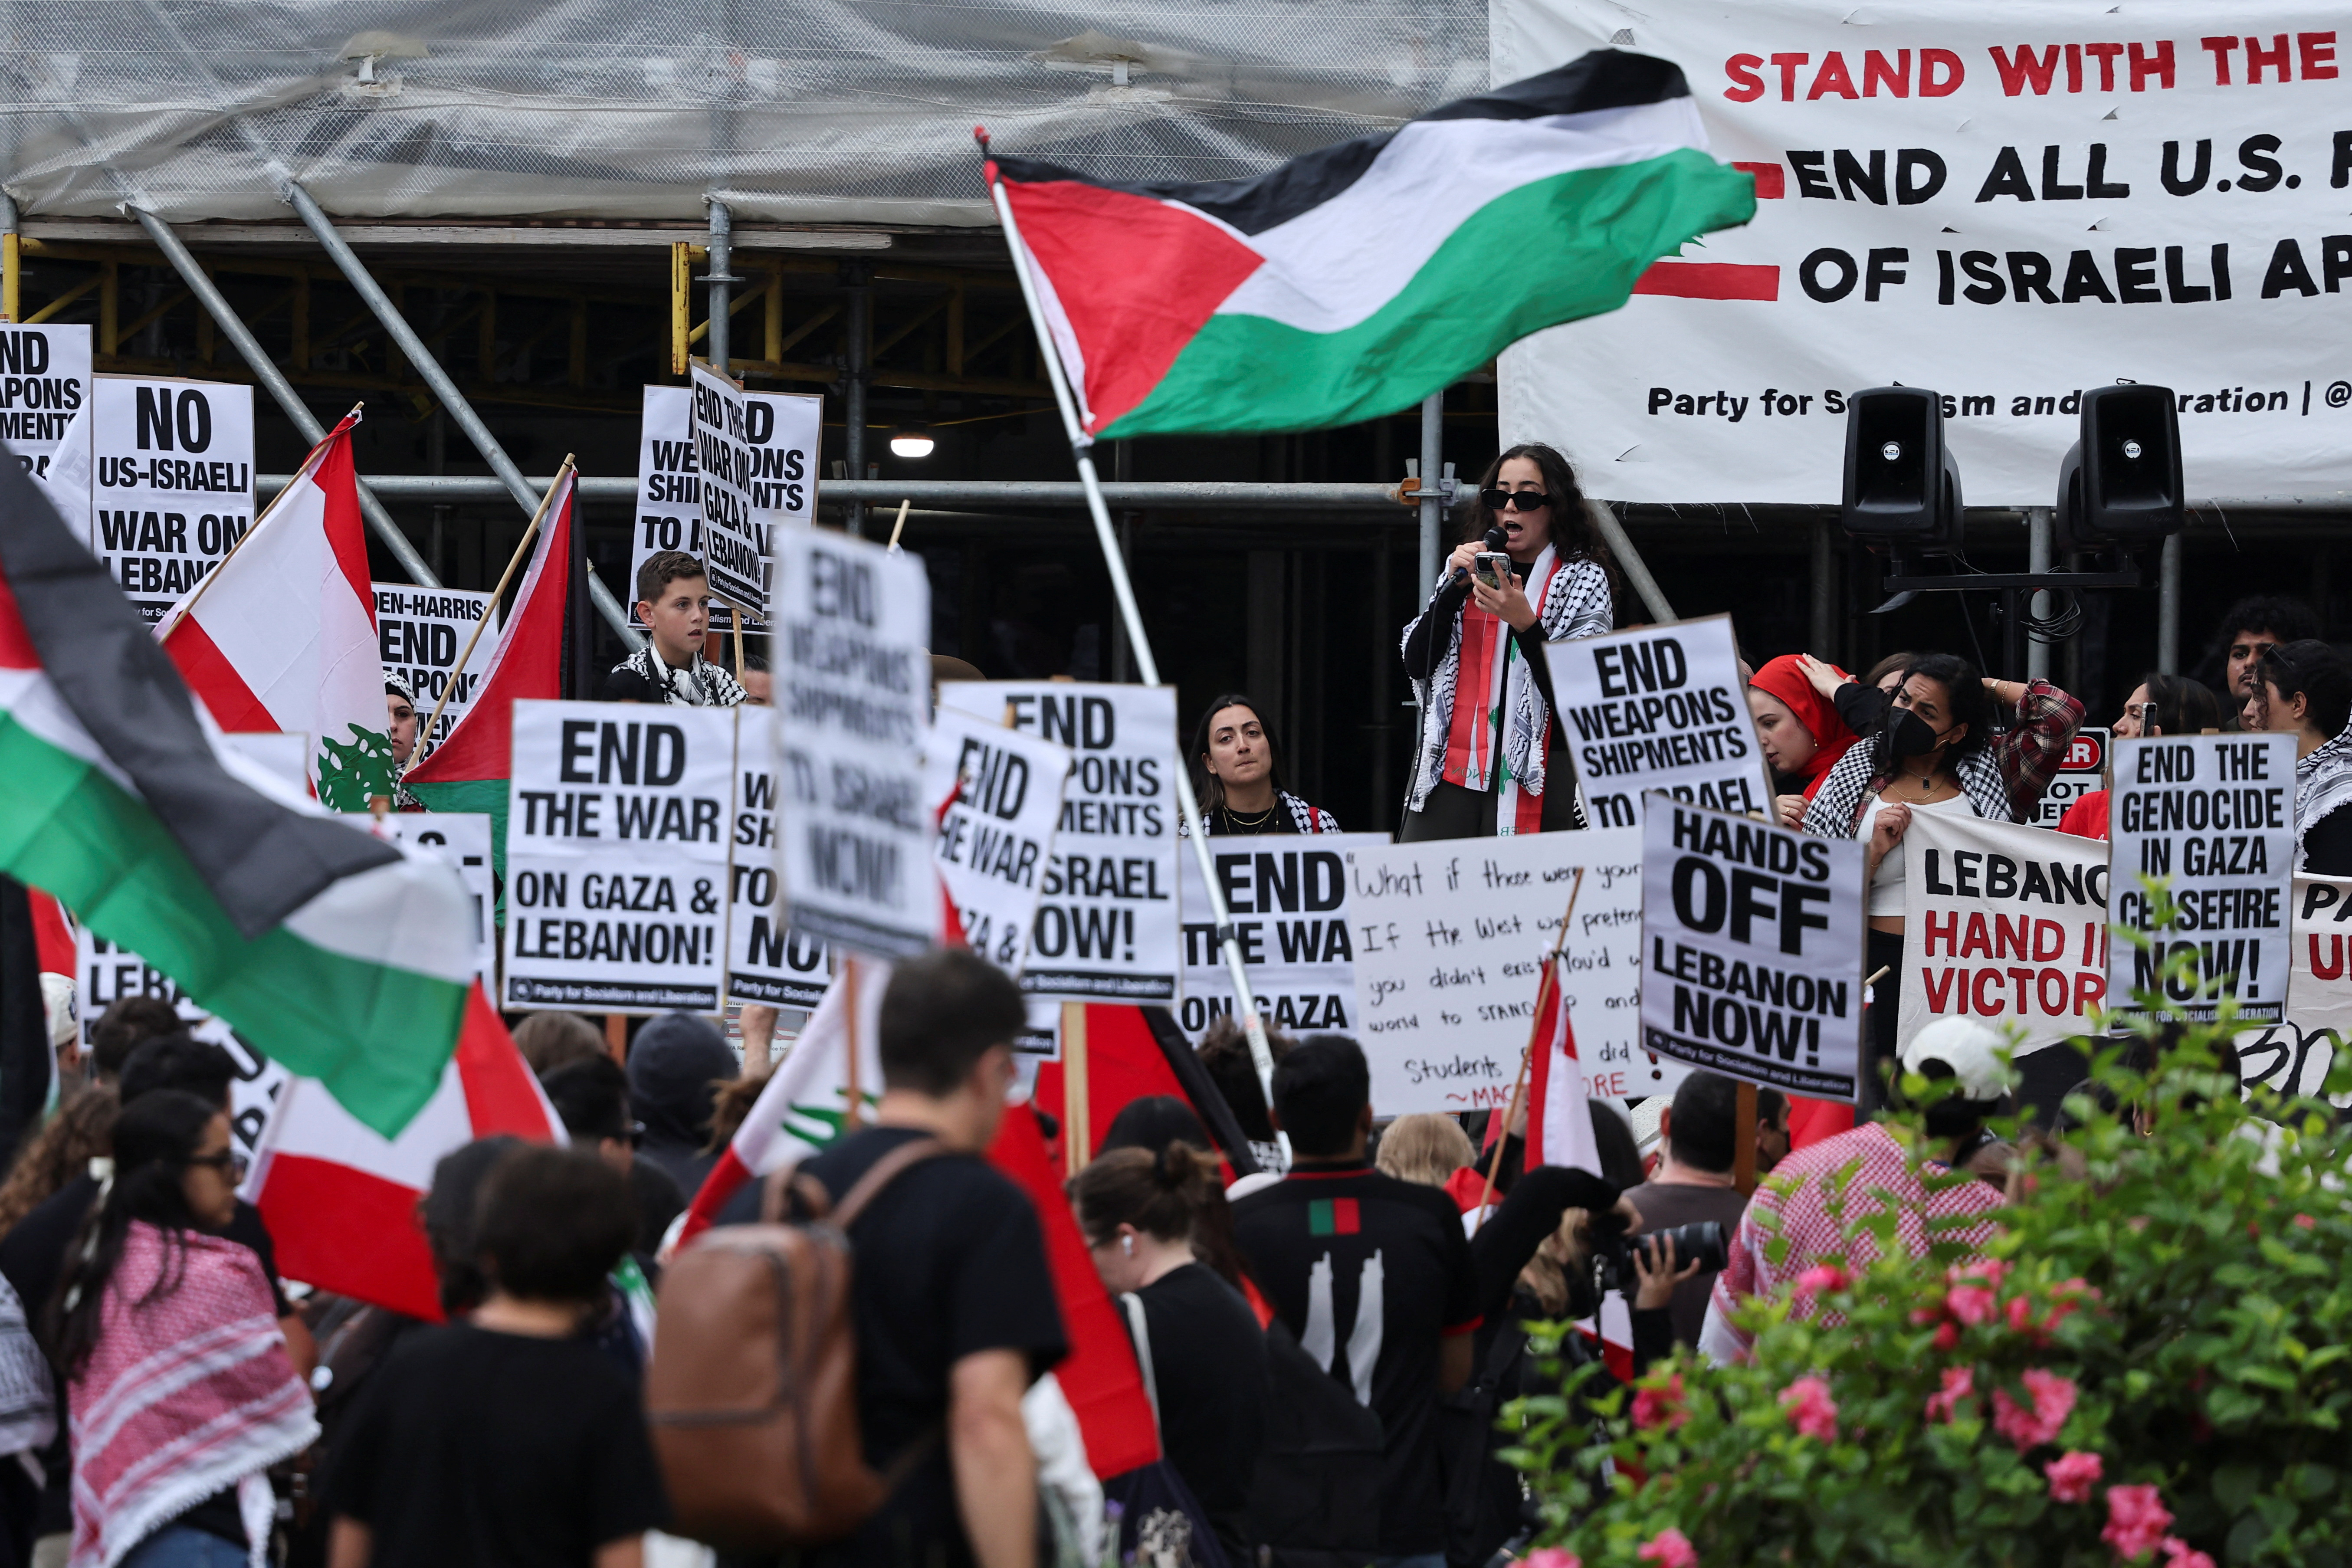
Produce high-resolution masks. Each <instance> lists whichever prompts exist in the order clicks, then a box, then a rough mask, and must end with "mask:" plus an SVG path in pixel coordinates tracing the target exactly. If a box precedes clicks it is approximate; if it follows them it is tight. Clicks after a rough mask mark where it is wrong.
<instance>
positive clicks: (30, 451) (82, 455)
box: [0, 322, 90, 539]
mask: <svg viewBox="0 0 2352 1568" xmlns="http://www.w3.org/2000/svg"><path fill="white" fill-rule="evenodd" d="M89 382H90V372H89V328H88V327H87V326H67V325H64V324H62V323H58V322H49V323H46V324H44V325H41V326H37V327H19V326H11V325H8V324H6V323H0V447H5V448H6V449H7V450H8V452H10V453H11V454H12V455H14V456H15V457H16V459H17V461H18V462H20V463H22V464H23V465H24V468H25V472H26V474H28V475H30V476H31V477H32V479H33V481H34V483H36V484H37V485H39V486H40V487H41V489H43V490H44V491H45V492H46V493H47V496H48V498H49V503H50V504H51V505H52V506H54V507H56V508H57V509H58V516H59V517H61V518H63V519H64V520H65V524H66V527H67V528H68V529H69V530H71V531H72V532H73V534H74V537H76V538H77V539H81V538H87V537H88V536H89V426H90V385H89Z"/></svg>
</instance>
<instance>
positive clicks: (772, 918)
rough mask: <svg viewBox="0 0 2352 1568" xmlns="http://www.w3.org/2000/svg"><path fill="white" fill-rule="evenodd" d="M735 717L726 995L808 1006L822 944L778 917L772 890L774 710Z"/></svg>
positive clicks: (815, 999) (827, 978)
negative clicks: (732, 836)
mask: <svg viewBox="0 0 2352 1568" xmlns="http://www.w3.org/2000/svg"><path fill="white" fill-rule="evenodd" d="M733 711H734V714H735V723H736V726H737V727H736V731H735V829H734V834H735V858H734V863H733V864H732V865H731V866H730V867H729V868H728V880H727V893H728V896H727V996H728V999H729V1000H730V1001H734V1002H758V1003H761V1004H764V1005H767V1006H771V1007H814V1006H815V1005H817V1004H818V1003H819V1002H821V1001H823V1000H824V988H825V986H826V985H828V984H831V983H832V980H833V955H832V954H831V953H829V952H826V951H825V946H824V942H822V941H820V940H819V939H817V938H815V937H813V936H810V935H808V934H807V933H806V932H804V931H794V930H793V929H792V927H791V926H790V925H789V924H787V923H786V921H785V920H784V901H783V899H782V896H781V894H780V891H779V889H778V888H777V885H776V710H774V709H773V708H767V707H759V706H754V705H752V704H751V703H745V704H744V705H743V706H741V707H740V708H737V709H735V710H733Z"/></svg>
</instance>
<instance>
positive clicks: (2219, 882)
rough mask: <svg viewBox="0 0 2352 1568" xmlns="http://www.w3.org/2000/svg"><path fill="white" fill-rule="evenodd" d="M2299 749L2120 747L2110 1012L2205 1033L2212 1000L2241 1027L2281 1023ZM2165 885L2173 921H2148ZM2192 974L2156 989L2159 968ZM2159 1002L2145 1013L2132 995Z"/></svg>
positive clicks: (2251, 741) (2249, 740)
mask: <svg viewBox="0 0 2352 1568" xmlns="http://www.w3.org/2000/svg"><path fill="white" fill-rule="evenodd" d="M2294 760H2295V759H2294V736H2292V735H2262V734H2247V735H2179V736H2171V735H2166V736H2159V737H2158V738H2156V739H2153V740H2140V741H2122V742H2117V743H2116V782H2115V794H2114V797H2113V799H2112V800H2111V801H2110V803H2109V807H2108V815H2107V823H2108V828H2109V834H2110V842H2111V844H2112V850H2111V853H2112V855H2113V860H2112V862H2111V864H2112V867H2113V869H2112V870H2111V872H2110V874H2109V876H2108V879H2107V896H2108V898H2109V900H2111V904H2110V908H2109V918H2111V919H2112V920H2113V921H2115V923H2116V925H2117V926H2118V927H2119V928H2122V929H2123V930H2126V931H2138V932H2140V933H2142V934H2144V935H2145V936H2146V937H2147V939H2148V943H2147V946H2145V947H2143V946H2141V945H2140V944H2139V943H2137V942H2127V941H2126V940H2124V939H2123V938H2122V937H2120V936H2118V937H2117V938H2116V940H2115V942H2113V943H2111V944H2110V946H2109V948H2108V957H2107V965H2108V968H2107V995H2108V998H2109V1000H2110V1001H2111V1002H2112V1003H2113V1004H2114V1005H2116V1007H2118V1008H2121V1009H2124V1010H2126V1011H2127V1012H2132V1013H2142V1012H2145V1013H2147V1015H2148V1016H2152V1017H2156V1018H2160V1019H2164V1020H2167V1021H2191V1022H2204V1021H2207V1020H2210V1019H2211V1018H2212V1017H2214V1016H2215V1015H2216V1014H2217V1012H2218V1011H2219V1008H2220V1005H2221V998H2222V997H2224V996H2228V997H2231V998H2233V999H2234V1000H2235V1001H2236V1003H2237V1009H2238V1016H2239V1017H2240V1018H2242V1019H2243V1020H2245V1021H2246V1022H2248V1023H2250V1024H2251V1023H2275V1022H2277V1021H2278V1020H2279V1019H2281V1018H2284V1016H2286V992H2287V972H2288V963H2289V958H2288V952H2287V943H2288V937H2289V932H2290V919H2291V911H2292V901H2291V896H2292V892H2293V887H2294ZM2143 879H2154V880H2157V881H2160V882H2162V883H2164V884H2165V886H2166V888H2167V889H2168V890H2169V891H2170V894H2171V898H2172V919H2171V921H2169V922H2168V923H2167V924H2164V925H2161V926H2159V925H2158V924H2157V922H2156V911H2157V907H2158V906H2157V900H2156V895H2155V894H2153V893H2152V892H2150V891H2149V890H2148V889H2147V885H2146V882H2144V881H2143ZM2182 955H2187V956H2188V957H2189V959H2190V960H2192V961H2193V962H2192V963H2190V964H2189V966H2188V967H2187V969H2186V970H2185V971H2184V972H2183V973H2178V974H2175V975H2173V976H2172V977H2170V978H2169V979H2166V980H2162V981H2159V976H2161V975H2162V974H2163V973H2164V971H2165V967H2166V966H2167V965H2168V964H2169V963H2172V962H2173V961H2174V960H2175V959H2177V958H2179V957H2181V956H2182ZM2141 991H2160V992H2161V993H2162V1001H2161V1003H2160V1005H2158V1007H2156V1008H2153V1009H2148V1008H2144V1007H2142V1006H2141V1005H2140V1004H2139V1002H2138V1000H2137V997H2136V996H2135V994H2134V993H2136V992H2141Z"/></svg>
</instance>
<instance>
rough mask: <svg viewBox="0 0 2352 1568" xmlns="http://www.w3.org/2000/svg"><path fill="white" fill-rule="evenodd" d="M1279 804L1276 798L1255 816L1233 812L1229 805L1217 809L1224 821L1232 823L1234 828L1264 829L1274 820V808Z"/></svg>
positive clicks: (1279, 801)
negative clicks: (1221, 812) (1222, 814)
mask: <svg viewBox="0 0 2352 1568" xmlns="http://www.w3.org/2000/svg"><path fill="white" fill-rule="evenodd" d="M1281 804H1282V802H1281V800H1280V799H1279V798H1277V799H1276V801H1275V803H1274V805H1269V806H1267V807H1266V808H1265V810H1264V811H1261V812H1259V813H1258V814H1257V815H1256V816H1243V815H1242V814H1241V813H1240V812H1238V811H1235V810H1234V808H1233V807H1232V806H1230V805H1227V806H1221V807H1219V809H1220V810H1222V811H1223V813H1224V814H1225V820H1226V821H1228V822H1230V823H1232V824H1233V825H1234V826H1236V827H1264V826H1265V825H1266V824H1267V823H1269V822H1272V821H1273V820H1274V813H1275V807H1276V806H1279V805H1281Z"/></svg>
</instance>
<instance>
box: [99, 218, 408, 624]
mask: <svg viewBox="0 0 2352 1568" xmlns="http://www.w3.org/2000/svg"><path fill="white" fill-rule="evenodd" d="M129 211H130V213H131V216H132V217H134V218H137V219H138V220H139V226H140V227H141V228H143V229H145V230H146V231H147V237H148V238H149V239H152V240H153V241H154V242H155V248H156V249H158V250H160V251H162V252H163V258H164V259H165V260H166V261H169V262H170V263H171V264H172V270H173V271H174V272H177V273H178V274H179V275H180V281H181V282H183V283H185V284H186V285H187V286H188V291H189V292H190V293H192V294H194V296H195V297H196V298H197V300H200V301H202V302H203V304H204V307H205V310H206V311H208V312H209V313H210V314H211V316H212V319H213V324H214V325H215V326H216V327H218V328H219V329H220V330H221V331H222V332H224V333H225V334H226V336H227V338H228V341H229V342H232V343H234V344H236V352H237V353H239V354H241V355H243V356H244V358H245V363H246V364H247V367H248V368H249V369H251V370H252V372H253V376H254V379H255V380H256V381H258V382H259V383H261V384H262V386H263V388H264V389H265V390H266V391H268V394H269V395H270V396H271V397H273V398H275V399H276V400H277V403H278V407H279V408H281V409H283V410H285V413H286V417H287V418H289V419H290V420H292V421H293V422H294V428H295V429H297V430H299V431H300V432H301V434H302V439H303V440H305V441H307V442H308V443H310V445H311V446H313V447H315V446H317V445H318V444H319V443H320V441H322V440H324V439H326V436H327V431H326V427H325V426H322V425H320V423H319V417H318V416H317V415H315V414H312V413H311V412H310V405H309V404H307V403H304V402H303V401H302V397H301V395H300V394H299V393H298V392H296V391H295V390H294V384H293V383H291V382H289V381H288V380H287V379H286V374H285V373H284V372H283V371H280V370H279V369H278V362H277V361H276V360H274V359H271V358H270V357H269V351H268V350H267V349H265V348H263V347H262V346H261V343H260V341H259V340H258V339H257V338H256V337H255V336H254V335H253V331H252V329H250V328H249V327H247V325H246V324H245V321H244V319H243V318H242V317H240V316H239V315H238V314H237V313H236V309H235V308H234V307H233V306H231V305H230V304H229V302H228V300H226V298H225V297H224V296H223V295H222V293H221V291H220V289H219V288H218V287H217V286H215V284H214V282H213V280H212V276H211V275H210V274H209V273H207V272H206V271H205V269H204V267H203V265H202V264H201V263H199V262H198V261H197V260H196V258H194V256H192V255H190V254H189V253H188V247H186V246H184V245H183V244H181V243H180V237H179V236H178V235H176V234H174V233H173V232H172V226H171V225H170V224H168V223H165V222H164V221H163V219H162V218H160V217H157V216H155V215H154V214H153V213H152V212H149V211H148V210H147V209H146V208H145V207H142V206H131V207H129ZM359 492H360V510H361V511H362V512H363V513H365V514H366V516H367V521H368V526H369V527H370V528H372V529H373V530H375V536H376V537H377V538H378V539H381V540H383V544H384V548H385V549H387V550H389V551H391V552H392V556H393V559H394V560H395V561H397V562H399V563H400V569H401V570H402V571H404V572H405V573H407V574H408V580H409V581H410V582H412V583H418V584H423V585H424V586H425V587H427V588H438V587H439V586H441V579H440V578H439V577H437V576H436V575H435V574H434V572H433V568H432V567H430V566H428V565H426V564H425V557H424V556H422V555H420V554H418V553H417V552H416V546H415V545H414V544H411V543H410V542H408V535H406V534H405V533H403V532H402V531H400V524H398V523H397V522H394V521H393V517H392V513H391V512H389V511H387V510H384V505H383V501H381V500H377V499H376V495H375V491H374V489H373V488H372V487H371V486H370V485H369V484H368V482H367V481H366V480H364V479H362V480H360V481H359Z"/></svg>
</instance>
